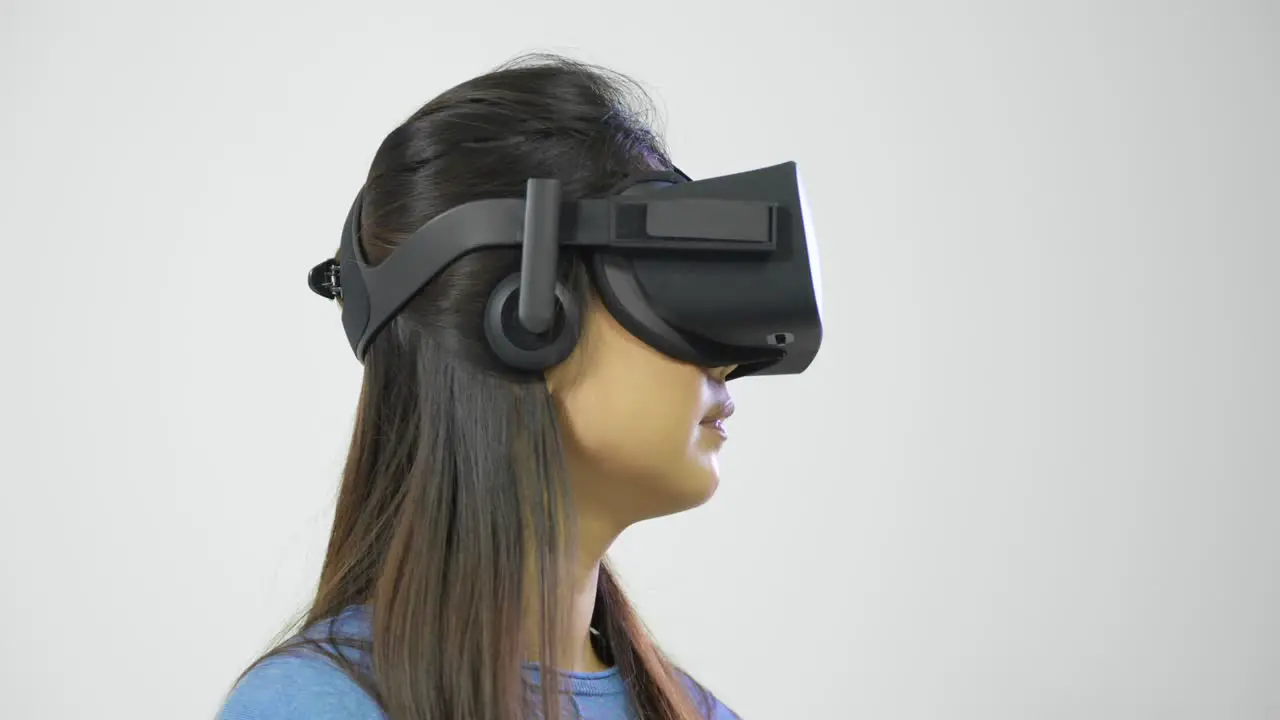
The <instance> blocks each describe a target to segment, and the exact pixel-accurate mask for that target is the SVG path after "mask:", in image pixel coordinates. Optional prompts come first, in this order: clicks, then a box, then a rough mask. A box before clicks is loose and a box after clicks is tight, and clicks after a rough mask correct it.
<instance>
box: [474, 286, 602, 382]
mask: <svg viewBox="0 0 1280 720" xmlns="http://www.w3.org/2000/svg"><path fill="white" fill-rule="evenodd" d="M555 292H556V313H555V318H554V319H553V320H552V323H551V329H550V330H548V331H546V332H545V333H538V334H535V333H532V332H529V331H528V330H527V329H525V327H524V326H523V325H521V324H520V318H519V315H518V309H519V304H520V273H518V272H517V273H512V274H511V275H508V276H507V277H505V278H503V280H502V282H500V283H498V286H497V287H495V288H494V289H493V292H491V293H489V302H488V304H487V305H486V306H485V311H484V335H485V339H487V340H488V341H489V347H490V348H491V349H492V350H493V353H494V354H495V355H497V356H498V359H499V360H501V361H502V362H503V363H505V364H507V365H509V366H510V367H512V368H515V369H517V370H523V371H526V372H541V371H543V370H546V369H548V368H551V367H554V366H556V365H559V364H560V363H562V362H564V361H565V359H566V358H568V357H569V355H570V353H572V352H573V349H574V347H576V346H577V344H578V336H579V335H580V334H581V332H582V308H581V307H580V306H579V303H578V300H577V298H576V297H575V296H574V294H573V292H571V291H570V290H569V288H568V287H566V286H565V285H564V283H562V282H559V281H557V282H556V288H555Z"/></svg>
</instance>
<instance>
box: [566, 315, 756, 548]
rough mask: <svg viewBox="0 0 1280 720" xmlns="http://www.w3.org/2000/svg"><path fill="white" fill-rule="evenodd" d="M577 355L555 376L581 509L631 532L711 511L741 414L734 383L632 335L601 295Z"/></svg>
mask: <svg viewBox="0 0 1280 720" xmlns="http://www.w3.org/2000/svg"><path fill="white" fill-rule="evenodd" d="M583 326H584V327H583V334H582V340H581V342H579V344H578V348H577V349H576V350H575V351H574V353H573V355H572V356H570V357H569V359H568V360H566V361H565V362H564V363H563V364H562V365H560V366H558V367H556V368H553V369H552V370H551V371H550V372H549V373H548V374H547V382H548V387H549V388H550V390H551V394H552V396H553V397H555V398H556V400H557V403H558V405H559V408H560V412H561V420H562V431H563V433H564V444H565V454H566V460H567V462H568V466H569V471H570V473H571V477H572V481H573V491H574V496H575V503H576V504H577V505H578V506H579V508H580V510H582V511H589V512H596V513H604V514H606V516H607V517H606V518H604V519H606V520H607V521H608V522H609V523H610V524H613V525H617V526H618V527H625V526H626V525H629V524H631V523H634V522H637V521H639V520H644V519H647V518H653V517H658V516H661V515H668V514H671V513H675V512H680V511H682V510H687V509H689V508H693V507H696V506H698V505H701V504H702V503H703V502H706V500H707V499H708V498H710V497H711V495H712V493H714V492H715V489H716V485H717V484H718V483H719V468H718V465H717V456H718V454H719V452H720V448H721V446H722V445H723V444H724V442H725V438H726V436H725V433H724V423H723V421H724V420H725V419H727V417H728V415H729V414H730V413H732V412H733V405H732V402H731V401H730V400H729V394H728V391H727V390H726V389H725V383H724V379H725V377H726V376H727V375H728V374H729V373H730V372H732V371H733V367H725V368H714V369H706V368H700V367H696V366H694V365H689V364H687V363H683V362H679V361H677V360H673V359H671V358H669V357H667V356H666V355H663V354H662V353H660V352H658V351H657V350H654V349H653V348H651V347H649V346H648V345H646V344H645V343H644V342H642V341H641V340H639V339H637V338H636V337H635V336H633V335H631V333H629V332H627V331H626V330H625V329H624V328H623V327H622V326H621V325H619V324H618V321H617V320H615V319H614V318H613V316H612V315H611V314H610V313H609V311H608V310H606V309H605V308H604V306H603V305H602V304H601V303H600V301H599V299H598V298H596V297H594V296H593V297H592V298H591V302H590V303H589V304H588V308H587V312H586V314H585V318H584V322H583Z"/></svg>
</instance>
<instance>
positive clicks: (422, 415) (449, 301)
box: [220, 57, 735, 720]
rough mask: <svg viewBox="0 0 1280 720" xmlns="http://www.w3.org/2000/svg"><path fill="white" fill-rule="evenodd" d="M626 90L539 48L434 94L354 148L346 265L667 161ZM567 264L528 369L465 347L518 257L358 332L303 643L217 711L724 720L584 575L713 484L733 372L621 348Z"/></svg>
mask: <svg viewBox="0 0 1280 720" xmlns="http://www.w3.org/2000/svg"><path fill="white" fill-rule="evenodd" d="M634 91H636V88H635V87H634V85H632V84H630V83H628V82H626V81H625V80H624V79H622V78H620V77H619V76H617V75H614V74H612V73H608V72H606V71H604V70H601V69H598V68H592V67H587V66H583V65H581V64H577V63H574V62H571V61H568V60H563V59H559V58H545V57H539V58H533V59H525V60H523V61H521V62H517V63H513V64H511V65H508V66H506V67H503V68H501V69H499V70H497V71H494V72H492V73H489V74H486V75H483V76H481V77H478V78H475V79H473V80H470V81H468V82H465V83H463V84H461V85H459V86H457V87H454V88H453V89H451V90H448V91H446V92H445V93H444V94H442V95H440V96H439V97H437V98H436V99H434V100H432V101H431V102H429V103H427V104H426V106H424V107H423V108H422V109H421V110H419V111H418V112H417V113H415V114H414V115H413V116H412V117H411V118H409V119H408V120H407V121H406V122H405V123H404V124H403V125H401V126H400V127H398V128H396V129H395V130H393V131H392V132H391V134H390V135H389V136H388V137H387V138H386V140H385V141H384V142H383V144H382V146H381V147H380V148H379V150H378V152H377V154H376V156H375V157H374V160H373V164H372V168H371V170H370V172H369V176H368V180H367V183H366V185H365V189H364V193H363V205H362V220H361V223H360V227H359V228H358V232H359V236H358V237H359V242H360V243H361V244H362V247H363V250H364V252H365V253H366V256H367V257H368V258H369V260H370V262H373V263H376V262H378V261H380V260H381V259H383V258H385V257H386V256H387V255H388V254H389V253H390V252H391V250H393V249H394V248H395V247H396V245H397V243H398V242H400V241H401V240H403V239H404V238H405V237H407V236H408V235H410V234H411V233H413V232H414V231H415V230H417V229H418V228H420V227H421V226H422V225H424V224H425V223H427V221H429V220H431V219H432V218H433V217H435V216H437V215H439V214H441V213H443V212H445V211H446V210H449V209H450V208H453V207H456V206H459V205H462V204H465V203H468V202H471V201H473V200H478V199H483V198H491V197H521V196H523V194H524V191H525V183H526V180H527V179H528V178H530V177H549V178H558V179H559V180H560V181H561V182H562V183H563V192H564V198H565V199H566V200H571V199H574V198H576V197H582V196H588V195H599V194H603V193H607V192H609V191H610V190H611V189H612V188H613V187H614V186H616V185H617V184H618V183H619V182H620V181H622V180H623V179H624V178H627V177H628V176H631V175H634V174H635V173H637V172H644V171H653V170H669V169H670V167H671V165H670V161H669V160H668V158H667V155H666V153H665V151H664V150H663V148H662V144H661V141H660V140H659V138H657V137H656V136H655V134H654V133H653V132H652V131H651V130H650V129H649V128H648V127H646V126H645V125H644V124H643V123H642V122H641V120H640V115H639V114H638V112H637V108H636V107H634V106H632V105H630V104H629V101H630V100H631V99H632V98H633V97H636V95H635V94H634ZM567 265H568V266H569V269H568V272H567V276H568V277H569V278H570V279H571V285H572V287H573V289H574V291H575V293H576V294H577V295H578V297H579V301H580V303H581V304H582V306H583V307H585V308H587V309H586V312H585V318H584V321H583V332H582V335H581V339H580V340H579V342H578V344H577V346H576V347H575V349H574V350H573V352H572V354H571V355H570V356H569V357H568V359H567V360H565V361H564V362H563V363H561V364H559V365H557V366H555V367H553V368H551V369H550V370H548V371H547V372H545V373H523V372H519V371H515V370H512V369H511V368H509V367H507V366H504V365H503V364H502V363H501V362H500V361H499V360H498V358H497V357H496V356H495V355H494V354H493V352H492V350H490V347H489V345H488V344H487V343H486V339H485V335H484V327H483V313H484V310H485V306H486V301H487V299H488V296H489V293H490V292H491V290H492V289H493V288H494V287H495V285H496V284H497V283H498V282H499V281H500V280H501V279H502V278H504V277H506V276H508V275H509V274H511V273H513V272H515V271H517V270H518V269H519V266H520V257H519V250H518V249H502V250H486V251H483V252H477V253H473V254H471V255H466V256H464V257H462V258H460V259H459V260H457V261H456V262H455V263H453V264H452V265H450V266H449V267H448V268H447V269H446V270H445V271H444V272H443V273H442V274H441V275H439V276H438V277H436V278H435V279H434V280H433V281H432V282H431V283H429V284H428V285H427V286H426V288H425V289H424V290H423V291H422V292H421V293H420V294H419V295H417V296H416V297H415V299H414V300H413V301H412V302H411V303H410V304H409V305H408V306H407V307H405V308H404V309H403V310H402V311H400V312H399V314H398V315H397V316H396V317H395V319H394V320H393V321H392V322H391V323H390V324H389V325H387V326H386V327H385V328H384V329H383V330H382V331H380V332H379V333H378V334H377V336H376V337H375V338H374V339H373V341H372V343H371V345H370V346H369V351H368V354H367V355H366V356H365V358H364V384H363V389H362V393H361V397H360V401H359V407H358V409H357V415H356V423H355V430H354V434H353V437H352V441H351V447H350V450H349V454H348V457H347V463H346V469H345V471H344V473H343V478H342V487H341V490H340V493H339V497H338V503H337V511H336V515H335V518H334V522H333V530H332V535H331V536H330V540H329V547H328V553H327V556H326V558H325V562H324V566H323V570H322V572H321V577H320V582H319V588H318V590H317V592H316V596H315V598H314V600H313V601H312V603H311V605H310V609H309V612H308V614H307V616H306V618H305V620H304V623H303V629H302V630H301V631H300V632H298V633H297V634H296V635H294V636H293V637H291V638H290V639H288V640H286V641H285V642H284V643H282V644H281V645H280V646H279V647H277V648H275V649H274V650H272V651H271V652H269V653H267V654H266V655H265V656H264V657H263V658H260V659H259V660H258V661H257V662H255V663H254V664H253V665H252V666H251V667H250V668H249V669H248V670H247V671H246V672H245V673H244V674H243V675H242V676H241V677H240V678H239V680H238V682H237V683H236V685H235V687H234V688H233V689H232V691H231V693H230V695H229V697H228V698H227V700H226V702H225V704H224V706H223V708H222V712H221V714H220V717H221V718H222V720H374V719H375V718H376V719H378V720H382V719H384V718H385V719H387V720H428V719H432V720H515V719H516V718H528V717H546V718H552V717H570V718H572V717H582V718H586V719H588V720H606V719H613V718H619V719H621V718H645V719H649V718H653V719H655V720H675V719H677V718H678V719H681V720H683V719H687V718H713V719H715V720H723V719H727V718H733V717H735V716H734V715H733V714H732V713H731V712H730V711H729V710H727V709H726V708H725V707H724V706H723V705H722V704H720V703H719V702H718V701H717V700H716V699H715V698H714V697H712V696H711V695H710V694H709V693H708V692H706V691H705V690H704V689H703V688H702V687H701V686H699V685H698V684H697V683H696V682H694V681H693V680H692V679H691V678H689V677H688V676H687V675H685V674H683V673H682V672H681V671H680V670H679V669H677V668H675V667H673V665H672V664H671V662H669V661H668V660H667V659H666V658H665V657H664V656H663V654H662V652H661V651H660V650H659V649H658V647H657V645H655V644H654V642H653V640H652V639H651V638H650V637H649V636H648V635H647V634H646V632H645V630H644V628H643V626H642V624H641V622H640V620H639V619H638V618H637V617H636V614H635V613H634V611H633V610H632V608H631V606H630V605H629V604H628V603H627V599H626V597H625V596H624V594H623V592H622V590H621V588H620V587H619V585H618V583H617V581H616V580H615V578H614V576H613V575H612V574H611V573H610V570H609V568H608V566H607V564H606V563H605V561H604V556H605V551H606V550H607V549H608V548H609V545H610V544H611V543H612V542H613V540H614V539H615V538H616V537H617V536H618V534H619V533H621V532H622V531H623V530H624V529H625V528H626V527H627V526H629V525H631V524H632V523H636V522H639V521H642V520H645V519H647V518H654V517H658V516H662V515H666V514H670V513H675V512H680V511H682V510H686V509H689V508H693V507H695V506H697V505H699V504H701V503H703V502H705V501H706V500H707V499H708V498H709V497H710V496H711V494H712V493H713V492H714V490H715V488H716V484H717V467H716V454H717V452H718V451H719V449H720V446H721V444H722V443H723V442H724V435H723V426H722V424H721V423H722V421H723V420H724V419H725V418H727V417H728V416H729V414H730V413H731V412H732V404H731V403H730V401H729V396H728V394H727V393H726V391H725V383H724V381H725V378H726V376H727V375H728V373H729V372H731V371H732V369H733V368H731V367H719V368H703V367H694V366H692V365H688V364H685V363H681V362H678V361H676V360H673V359H670V358H668V357H667V356H665V355H663V354H661V353H659V352H657V351H656V350H654V349H652V348H650V347H649V346H647V345H646V344H644V343H643V342H641V341H639V340H637V339H636V338H635V337H634V336H632V335H630V334H629V333H628V332H627V331H626V330H624V329H623V328H622V327H621V326H620V325H619V324H618V323H617V322H616V321H615V320H614V318H613V317H612V316H611V315H610V314H609V312H608V311H607V310H606V309H604V308H603V307H602V305H601V304H600V301H599V299H598V297H597V296H596V295H595V294H594V291H593V289H592V287H591V283H590V281H589V280H588V279H587V276H586V272H585V270H584V268H583V266H582V265H581V264H580V262H579V261H578V260H576V259H574V258H572V256H570V257H569V259H568V260H567ZM549 668H554V670H546V669H549ZM544 677H554V678H555V679H556V680H557V681H552V682H543V678H544ZM544 690H546V692H544Z"/></svg>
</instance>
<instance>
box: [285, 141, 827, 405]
mask: <svg viewBox="0 0 1280 720" xmlns="http://www.w3.org/2000/svg"><path fill="white" fill-rule="evenodd" d="M362 205H363V189H362V190H361V192H360V194H358V195H357V197H356V200H355V203H354V204H353V205H352V207H351V211H350V212H349V213H348V215H347V219H346V223H345V224H344V226H343V229H342V241H341V245H340V248H339V251H338V256H337V257H336V258H330V259H326V260H325V261H323V262H321V263H319V264H318V265H316V266H315V267H314V268H312V269H311V272H310V274H309V276H308V285H309V286H310V287H311V289H312V290H313V291H315V292H316V293H317V294H319V295H321V296H322V297H325V298H328V299H331V300H337V301H339V303H340V304H341V306H342V324H343V327H344V328H345V329H346V333H347V340H348V342H349V343H350V344H351V348H352V350H354V351H355V354H356V358H357V359H358V360H360V361H361V362H363V361H364V358H365V354H366V352H367V351H368V349H369V346H370V343H371V341H372V340H373V338H374V337H375V336H376V335H377V333H378V332H379V331H381V330H382V329H383V328H384V327H385V326H386V325H387V323H389V322H390V321H391V320H392V319H393V318H394V317H395V315H396V314H397V313H398V312H400V310H401V309H402V308H404V306H405V305H406V304H408V303H409V301H410V300H411V299H412V298H413V297H414V296H415V295H416V294H417V293H418V292H419V291H421V290H422V288H423V287H425V286H426V285H427V283H429V282H431V280H433V279H434V278H435V277H436V276H437V275H439V274H440V272H441V271H443V270H444V269H445V268H446V267H447V266H448V265H449V264H450V263H452V262H453V261H455V260H457V259H458V258H460V257H462V256H463V255H465V254H467V253H471V252H475V251H478V250H484V249H491V248H502V247H508V248H515V247H519V248H521V263H520V270H519V271H518V272H516V273H513V274H511V275H510V276H508V277H507V278H505V279H504V280H502V281H501V282H500V283H499V284H498V286H497V287H495V288H494V289H493V291H492V293H491V294H490V296H489V302H488V306H487V308H486V310H485V318H484V324H485V336H486V338H487V340H488V342H489V345H490V347H491V348H492V349H493V351H494V353H495V355H496V356H497V357H498V358H499V359H501V360H502V361H503V362H504V363H506V364H507V365H508V366H510V367H512V368H514V369H517V370H522V371H527V372H540V371H542V370H545V369H547V368H550V367H552V366H554V365H556V364H557V363H559V362H561V361H563V360H564V359H565V358H566V357H568V355H569V353H571V352H572V351H573V348H574V346H575V345H576V344H577V341H578V337H579V334H580V332H581V329H582V322H583V319H582V313H583V312H584V308H581V307H578V304H579V303H578V301H577V300H576V299H575V296H574V295H573V294H572V293H571V292H570V291H569V290H568V288H567V287H566V286H565V285H564V284H563V281H562V280H561V278H560V276H559V265H560V252H561V248H565V249H568V250H571V251H573V252H576V253H580V254H581V255H582V256H583V257H584V259H585V262H586V265H587V267H588V272H589V274H590V276H591V279H592V281H593V283H594V285H595V288H596V290H597V291H598V292H599V294H600V297H601V299H602V300H603V302H604V305H605V307H606V308H608V310H609V312H610V313H611V314H612V315H613V316H614V317H615V318H616V319H617V321H618V323H619V324H620V325H622V327H624V328H626V330H627V331H628V332H630V333H631V334H632V335H634V336H636V337H637V338H639V339H640V340H642V341H644V342H645V343H647V344H648V345H649V346H651V347H653V348H654V349H656V350H658V351H659V352H661V353H663V354H665V355H667V356H669V357H672V358H675V359H677V360H681V361H684V362H687V363H691V364H693V365H697V366H701V367H708V368H710V367H724V366H728V365H737V366H738V368H737V369H736V370H735V371H734V372H733V373H732V374H731V375H730V376H729V377H730V378H731V379H732V378H736V377H742V376H744V375H752V374H756V375H788V374H795V373H800V372H803V371H804V370H805V369H806V368H807V367H809V364H810V363H811V362H813V359H814V357H815V356H816V355H817V353H818V347H819V346H820V345H821V343H822V298H821V282H820V278H819V267H818V248H817V245H816V242H815V240H814V238H813V236H812V235H811V233H810V231H809V229H808V220H809V218H808V208H807V207H806V202H805V196H804V189H803V186H802V185H801V182H800V176H799V172H798V169H797V167H796V164H795V163H794V162H788V163H783V164H781V165H775V166H773V167H766V168H761V169H758V170H751V171H748V172H743V173H738V174H735V175H725V176H722V177H714V178H709V179H705V180H696V181H694V180H690V179H689V178H688V176H686V175H684V173H682V172H680V171H679V170H676V171H675V172H672V173H658V174H651V175H641V176H635V177H632V178H630V179H629V180H628V181H626V182H624V183H622V184H621V185H620V186H619V187H617V188H615V189H614V190H613V192H611V193H609V194H607V195H605V196H603V197H592V198H585V199H581V200H575V201H565V200H563V199H562V197H561V186H560V183H559V181H557V180H554V179H545V178H533V179H530V180H529V181H528V183H527V186H526V192H525V196H524V197H523V198H519V197H517V198H499V199H486V200H477V201H475V202H470V203H467V204H465V205H461V206H459V207H456V208H453V209H451V210H448V211H446V212H444V213H443V214H441V215H439V216H438V217H436V218H434V219H432V220H431V221H430V222H428V223H427V224H426V225H424V226H422V227H421V228H419V229H418V230H417V231H416V232H415V233H413V234H412V235H411V236H410V237H408V238H407V239H405V240H404V241H403V242H402V243H401V244H400V245H399V246H398V247H397V248H396V249H395V250H394V251H393V252H392V253H391V255H390V256H389V257H387V258H386V259H385V260H384V261H382V262H381V263H379V264H377V265H370V264H369V263H368V262H367V260H366V258H365V256H364V253H363V251H362V249H361V244H360V242H359V238H358V235H357V234H358V233H359V230H360V226H361V224H360V212H361V206H362Z"/></svg>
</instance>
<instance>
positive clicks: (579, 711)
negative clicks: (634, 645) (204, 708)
mask: <svg viewBox="0 0 1280 720" xmlns="http://www.w3.org/2000/svg"><path fill="white" fill-rule="evenodd" d="M333 630H334V634H336V635H338V636H341V637H354V638H365V639H367V638H368V636H369V631H370V623H369V617H368V613H367V612H366V611H365V610H364V608H350V609H348V610H347V611H345V612H343V613H342V614H341V615H339V616H338V617H337V618H336V619H335V621H334V624H333ZM308 634H309V635H310V633H308ZM343 652H344V654H350V651H347V650H345V649H344V651H343ZM565 676H566V677H567V678H568V684H569V689H570V691H571V695H570V696H569V702H568V703H567V705H568V709H569V710H570V712H569V717H580V718H582V719H583V720H635V718H636V713H635V710H634V709H633V708H632V706H631V702H630V699H629V698H628V696H627V688H626V683H625V680H624V679H623V678H622V676H621V675H620V674H619V672H618V670H617V668H612V669H609V670H605V671H603V672H596V673H565ZM689 682H690V689H691V690H692V687H693V685H692V681H689ZM710 699H711V701H712V705H713V708H712V712H711V715H710V716H709V718H710V720H739V718H738V716H737V715H735V714H734V713H732V712H731V711H730V710H729V709H728V708H726V707H725V706H724V705H723V704H721V703H720V701H719V700H716V699H715V698H710ZM575 710H576V712H574V711H575ZM218 720H386V716H385V715H384V714H383V713H382V711H381V710H380V709H379V708H378V706H377V704H376V703H374V702H373V700H372V699H371V698H370V697H369V696H368V695H367V694H366V693H365V692H364V690H363V689H361V688H360V686H359V685H357V684H356V683H355V681H353V680H352V679H351V678H350V677H349V676H347V675H346V673H344V672H342V671H341V670H339V669H338V667H337V666H336V665H334V664H332V662H330V661H329V660H328V659H327V658H324V657H322V656H320V655H319V654H317V653H315V652H313V651H298V652H291V653H289V654H284V655H278V656H275V657H272V658H270V659H268V660H266V661H264V662H262V663H259V664H258V665H257V666H256V667H254V668H253V669H252V670H250V671H249V672H248V673H247V674H246V675H245V676H244V678H243V679H241V681H240V682H239V683H237V684H236V686H235V688H233V689H232V691H231V694H230V695H229V696H228V697H227V700H226V702H225V704H224V705H223V707H222V711H221V712H220V713H219V714H218Z"/></svg>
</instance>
